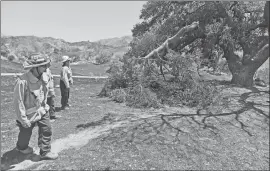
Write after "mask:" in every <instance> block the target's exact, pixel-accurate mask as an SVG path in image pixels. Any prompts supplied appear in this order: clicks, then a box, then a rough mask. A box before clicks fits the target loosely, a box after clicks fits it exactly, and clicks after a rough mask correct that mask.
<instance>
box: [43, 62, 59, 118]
mask: <svg viewBox="0 0 270 171" xmlns="http://www.w3.org/2000/svg"><path fill="white" fill-rule="evenodd" d="M48 65H49V67H50V66H51V63H48ZM49 67H48V68H47V69H46V71H45V72H44V73H43V74H42V80H43V82H44V84H45V85H47V87H46V93H45V94H46V98H47V104H48V105H49V107H50V109H49V114H50V119H57V117H56V115H55V107H54V98H55V91H54V81H53V76H52V73H51V70H50V68H49Z"/></svg>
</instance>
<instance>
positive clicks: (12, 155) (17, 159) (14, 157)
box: [1, 148, 40, 170]
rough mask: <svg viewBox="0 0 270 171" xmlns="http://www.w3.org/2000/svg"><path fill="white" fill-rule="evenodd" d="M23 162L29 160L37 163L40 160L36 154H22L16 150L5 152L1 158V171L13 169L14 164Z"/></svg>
mask: <svg viewBox="0 0 270 171" xmlns="http://www.w3.org/2000/svg"><path fill="white" fill-rule="evenodd" d="M25 160H31V161H33V162H38V161H39V160H40V158H39V155H37V154H34V153H32V154H23V153H21V152H19V151H18V150H16V148H14V149H12V150H10V151H8V152H6V153H4V154H3V156H2V157H1V170H9V169H12V168H14V167H15V166H14V165H15V164H18V163H21V162H23V161H25Z"/></svg>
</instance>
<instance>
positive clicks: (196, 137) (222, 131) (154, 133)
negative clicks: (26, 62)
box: [77, 87, 269, 169]
mask: <svg viewBox="0 0 270 171" xmlns="http://www.w3.org/2000/svg"><path fill="white" fill-rule="evenodd" d="M250 90H251V91H249V92H245V93H239V94H236V95H235V94H234V95H233V99H234V100H236V101H233V102H230V104H228V106H226V105H224V106H223V105H222V106H220V107H221V108H222V109H221V110H217V111H214V112H213V111H211V110H208V109H205V108H203V109H198V110H197V111H196V112H195V113H163V112H160V113H159V112H157V113H156V114H154V115H149V116H147V117H141V118H140V113H138V116H135V115H133V116H132V115H127V117H118V118H117V117H115V116H114V114H111V113H108V114H107V115H106V116H104V117H103V118H101V119H100V120H98V121H95V122H89V123H85V124H79V125H77V128H89V127H92V126H93V127H94V126H102V125H105V124H115V123H117V122H120V121H124V120H125V121H129V122H128V124H126V125H125V126H124V127H116V128H114V129H110V130H109V131H108V132H107V133H106V134H104V135H101V136H100V141H104V142H109V144H115V145H116V146H117V145H119V144H120V145H121V146H123V143H124V145H125V144H131V146H129V147H132V148H134V149H135V151H137V152H138V151H140V150H141V149H142V146H144V147H145V145H149V146H147V147H149V149H151V148H150V147H152V146H155V147H154V148H159V147H156V145H161V147H165V146H166V147H165V148H166V149H167V150H168V149H170V148H173V150H172V151H171V155H172V156H173V155H174V156H177V158H180V159H181V161H183V162H184V161H186V162H187V163H189V162H191V163H194V166H197V164H196V163H198V160H197V159H196V158H194V155H195V156H200V155H201V156H204V157H203V159H205V160H210V161H213V162H214V163H219V164H221V165H222V166H223V164H222V163H225V164H224V166H226V165H228V166H232V168H238V167H239V166H240V165H241V163H238V161H235V158H233V157H230V156H226V157H228V158H226V157H225V158H224V150H227V151H226V154H229V153H230V154H233V155H236V154H239V155H240V158H237V159H239V161H240V159H241V158H244V159H246V160H248V159H249V158H248V155H249V153H248V152H247V151H246V150H244V149H240V148H241V145H237V144H236V145H234V146H230V143H236V142H238V141H241V142H242V143H244V142H246V140H247V139H249V140H253V139H256V140H255V141H261V140H262V139H257V138H258V137H257V136H256V134H257V133H259V134H263V136H264V135H265V132H264V131H263V130H261V129H265V130H267V128H269V126H268V125H269V113H267V111H265V110H262V109H260V107H263V108H265V107H267V106H269V104H267V102H265V103H266V104H265V103H261V101H260V102H256V100H255V101H253V100H252V98H253V97H256V98H257V99H258V98H259V99H260V96H261V95H263V96H265V95H267V94H269V91H262V90H259V89H257V88H255V87H253V88H251V89H250ZM250 97H251V99H249V98H250ZM234 102H235V103H236V104H233V103H234ZM232 104H233V105H236V108H230V105H232ZM223 109H226V110H223ZM228 109H229V110H228ZM227 111H228V112H227ZM247 111H251V112H247ZM254 111H255V112H254ZM251 113H252V117H256V118H255V119H258V120H259V121H260V122H261V125H255V124H250V121H251V122H253V119H254V118H251V120H245V118H249V117H251V116H250V115H249V114H251ZM249 119H250V118H249ZM255 119H254V120H255ZM257 126H258V128H257ZM242 132H244V133H246V134H243V133H242ZM225 140H226V142H225ZM263 141H264V140H263ZM265 141H266V140H265ZM221 144H222V145H221ZM246 145H247V146H253V147H254V146H255V147H256V145H254V144H252V145H250V144H246ZM161 147H160V148H161ZM237 149H239V150H237ZM145 150H146V151H147V149H145ZM145 150H144V151H145ZM146 151H145V153H147V152H146ZM145 153H144V155H148V154H145ZM161 153H168V152H166V150H165V151H163V152H161ZM213 154H214V155H213ZM246 154H248V155H246ZM265 158H266V160H268V161H269V158H268V159H267V157H265V156H259V157H258V158H257V159H256V160H257V161H256V162H260V161H261V160H265ZM253 159H254V158H253ZM253 159H252V160H253ZM221 160H222V161H221ZM254 160H255V159H254ZM201 162H202V161H201ZM241 167H244V165H243V166H242V165H241ZM264 167H265V165H264V164H263V168H264ZM232 168H230V167H228V169H232ZM246 168H248V167H246Z"/></svg>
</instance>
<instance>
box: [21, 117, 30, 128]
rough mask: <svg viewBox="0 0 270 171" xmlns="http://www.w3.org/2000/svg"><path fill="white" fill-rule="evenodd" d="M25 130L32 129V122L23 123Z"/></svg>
mask: <svg viewBox="0 0 270 171" xmlns="http://www.w3.org/2000/svg"><path fill="white" fill-rule="evenodd" d="M21 124H22V126H23V127H24V128H30V127H31V122H30V121H29V120H28V119H27V120H26V121H24V122H23V123H21Z"/></svg>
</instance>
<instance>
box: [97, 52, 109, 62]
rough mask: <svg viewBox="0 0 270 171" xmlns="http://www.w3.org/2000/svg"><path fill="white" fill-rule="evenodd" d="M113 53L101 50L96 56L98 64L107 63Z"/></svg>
mask: <svg viewBox="0 0 270 171" xmlns="http://www.w3.org/2000/svg"><path fill="white" fill-rule="evenodd" d="M112 55H113V54H111V53H105V52H101V53H99V54H98V56H97V57H96V63H97V64H105V63H108V62H109V61H110V60H111V57H112Z"/></svg>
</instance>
